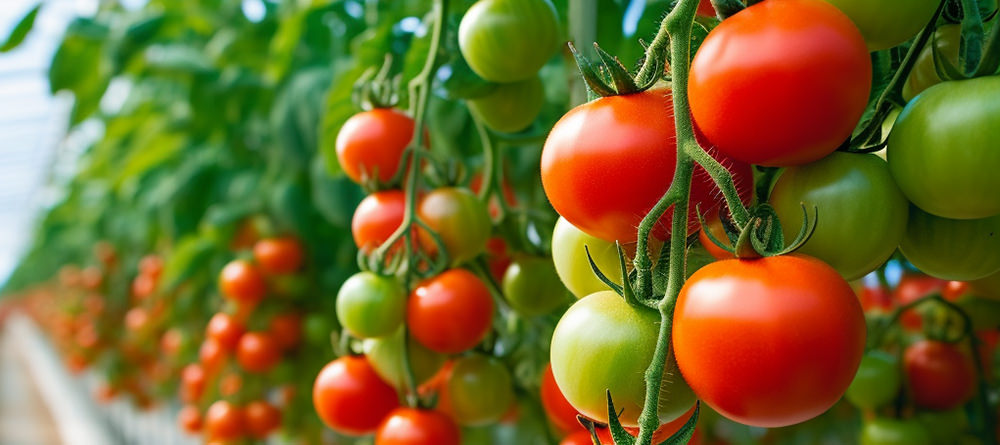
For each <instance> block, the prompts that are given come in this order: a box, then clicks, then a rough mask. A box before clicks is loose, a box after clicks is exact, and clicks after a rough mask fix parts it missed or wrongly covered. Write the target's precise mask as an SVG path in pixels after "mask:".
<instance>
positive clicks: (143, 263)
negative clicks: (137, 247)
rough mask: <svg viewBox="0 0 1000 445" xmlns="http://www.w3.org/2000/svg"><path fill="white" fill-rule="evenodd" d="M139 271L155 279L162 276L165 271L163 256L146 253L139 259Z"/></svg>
mask: <svg viewBox="0 0 1000 445" xmlns="http://www.w3.org/2000/svg"><path fill="white" fill-rule="evenodd" d="M139 273H141V274H143V275H146V276H148V277H150V278H152V279H153V280H157V279H159V278H160V275H161V274H162V273H163V258H161V257H160V256H159V255H156V254H150V255H146V256H144V257H142V258H140V259H139Z"/></svg>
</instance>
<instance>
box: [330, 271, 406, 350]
mask: <svg viewBox="0 0 1000 445" xmlns="http://www.w3.org/2000/svg"><path fill="white" fill-rule="evenodd" d="M405 315H406V290H405V289H403V285H402V284H400V283H399V281H397V280H396V279H394V278H392V277H383V276H379V275H377V274H375V273H373V272H358V273H356V274H354V275H352V276H351V277H350V278H348V279H347V281H344V284H343V285H342V286H340V291H338V292H337V319H338V320H340V324H341V325H342V326H343V327H344V328H346V329H347V331H348V332H350V333H351V335H353V336H355V337H357V338H373V337H382V336H384V335H389V334H392V333H393V332H396V330H398V329H399V326H400V325H401V324H402V323H403V317H404V316H405Z"/></svg>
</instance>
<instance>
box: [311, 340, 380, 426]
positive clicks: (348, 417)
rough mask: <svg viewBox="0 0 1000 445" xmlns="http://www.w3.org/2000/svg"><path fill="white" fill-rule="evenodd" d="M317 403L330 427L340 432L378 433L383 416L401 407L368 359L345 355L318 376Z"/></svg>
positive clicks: (314, 388)
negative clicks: (376, 431) (377, 429)
mask: <svg viewBox="0 0 1000 445" xmlns="http://www.w3.org/2000/svg"><path fill="white" fill-rule="evenodd" d="M313 405H314V406H315V407H316V413H317V414H318V415H319V418H320V419H322V420H323V423H325V424H326V426H328V427H330V428H331V429H333V430H334V431H336V432H338V433H340V434H347V435H351V436H362V435H365V434H370V433H373V432H375V430H376V428H378V426H379V423H381V422H382V419H385V418H386V416H388V415H389V413H390V412H391V411H392V410H393V409H395V408H396V407H397V406H399V399H398V396H397V395H396V390H395V389H393V388H392V387H391V386H389V384H387V383H385V382H384V381H383V380H382V379H381V378H379V376H378V374H376V373H375V370H374V369H372V367H371V365H370V364H369V363H368V360H367V359H365V358H364V357H362V356H344V357H340V358H338V359H336V360H334V361H332V362H330V363H328V364H327V365H326V366H325V367H324V368H323V370H322V371H320V372H319V375H318V376H316V382H315V383H314V384H313Z"/></svg>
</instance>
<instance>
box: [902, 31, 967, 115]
mask: <svg viewBox="0 0 1000 445" xmlns="http://www.w3.org/2000/svg"><path fill="white" fill-rule="evenodd" d="M961 40H962V26H961V25H948V24H946V25H941V26H939V27H938V28H937V29H936V30H935V31H934V36H933V37H932V38H931V40H929V41H928V42H927V45H925V46H924V48H923V49H922V50H921V51H920V55H919V56H917V61H916V62H915V63H914V65H913V70H912V71H910V77H907V78H906V83H905V84H903V99H906V101H907V102H909V101H911V100H913V98H914V97H917V95H918V94H920V93H922V92H923V91H924V90H926V89H928V88H930V87H932V86H934V85H937V84H939V83H941V82H943V80H941V77H940V76H938V72H937V68H936V67H935V66H934V52H935V50H936V52H937V53H938V57H941V58H944V59H945V60H947V61H949V62H951V64H952V65H953V66H961V65H959V60H958V52H959V46H960V45H961V43H960V42H961Z"/></svg>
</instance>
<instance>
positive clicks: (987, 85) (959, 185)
mask: <svg viewBox="0 0 1000 445" xmlns="http://www.w3.org/2000/svg"><path fill="white" fill-rule="evenodd" d="M998 138H1000V77H997V76H988V77H979V78H975V79H970V80H962V81H954V82H944V83H941V84H938V85H935V86H933V87H931V88H928V89H927V90H926V91H924V92H923V93H921V94H920V95H919V96H917V97H916V98H915V99H913V100H912V101H910V102H909V103H908V104H907V105H906V108H904V109H903V112H902V113H900V115H899V118H898V119H897V120H896V123H895V125H893V127H892V132H891V133H889V147H888V150H887V152H886V154H887V156H888V159H889V170H890V171H892V176H893V177H894V178H896V183H898V184H899V188H900V189H901V190H903V193H904V194H906V197H907V198H909V200H910V202H912V203H914V204H916V205H917V207H920V208H921V209H923V210H924V211H925V212H928V213H931V214H934V215H937V216H941V217H944V218H954V219H975V218H987V217H990V216H995V215H1000V199H997V197H996V191H997V190H1000V175H997V174H996V171H997V170H998V169H1000V151H998V150H996V145H995V142H996V141H997V139H998Z"/></svg>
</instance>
